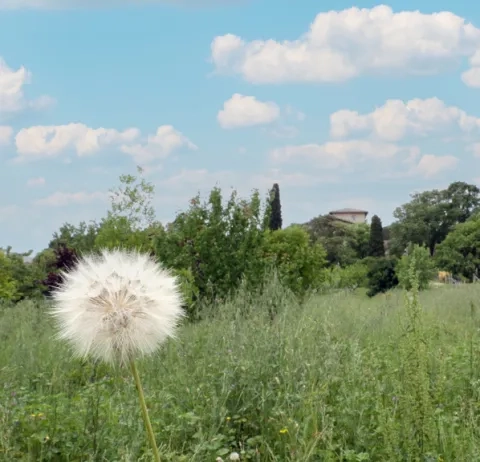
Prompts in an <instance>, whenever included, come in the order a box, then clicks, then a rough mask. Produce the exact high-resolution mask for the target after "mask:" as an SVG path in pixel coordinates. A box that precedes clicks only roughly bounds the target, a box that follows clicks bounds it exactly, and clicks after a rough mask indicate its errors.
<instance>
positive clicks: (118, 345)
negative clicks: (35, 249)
mask: <svg viewBox="0 0 480 462" xmlns="http://www.w3.org/2000/svg"><path fill="white" fill-rule="evenodd" d="M63 276H64V277H63V282H62V284H61V285H60V286H59V287H58V288H57V289H56V290H55V291H54V293H53V301H54V304H53V308H52V315H53V316H54V318H55V319H56V320H57V322H58V325H59V337H60V338H62V339H65V340H68V341H69V342H70V343H71V344H72V346H73V347H74V350H75V352H76V353H77V354H78V355H79V356H83V357H85V356H87V355H92V356H93V357H95V358H97V359H101V360H104V361H107V362H110V363H117V362H120V363H122V364H123V363H125V362H127V361H129V360H131V359H134V357H137V356H143V355H147V354H151V353H153V352H154V351H155V350H156V349H157V348H158V347H159V346H160V344H161V343H163V342H164V341H165V340H166V339H167V338H169V337H174V336H175V329H176V327H177V325H178V322H179V321H180V319H181V318H182V317H183V316H184V312H183V309H182V307H181V304H182V297H181V295H180V290H179V287H178V282H177V279H176V278H175V277H173V276H172V275H171V274H170V272H169V271H167V270H166V269H164V268H162V267H161V266H160V265H159V264H158V263H157V262H156V261H155V260H154V259H153V258H151V257H149V256H148V255H145V254H141V253H138V252H127V251H121V250H103V251H102V252H101V253H100V254H99V255H88V256H85V257H83V258H81V259H79V261H78V263H77V264H76V265H75V267H74V268H72V269H70V270H69V271H67V272H65V273H63Z"/></svg>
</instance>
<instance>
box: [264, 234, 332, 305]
mask: <svg viewBox="0 0 480 462" xmlns="http://www.w3.org/2000/svg"><path fill="white" fill-rule="evenodd" d="M263 258H264V259H265V261H266V264H267V265H268V266H270V267H273V268H275V269H276V270H277V271H278V274H279V277H280V281H281V282H282V283H283V284H285V286H286V287H288V288H289V289H290V290H291V291H292V292H293V293H295V294H297V295H300V296H303V295H305V294H306V293H307V291H308V290H309V289H311V288H312V289H314V288H318V287H320V285H321V284H322V282H323V276H324V272H323V269H324V268H325V266H326V264H327V261H326V253H325V249H324V248H323V247H322V246H321V245H320V244H312V245H311V244H310V242H309V236H308V233H307V232H306V231H305V230H304V229H303V228H302V227H300V226H290V227H288V228H286V229H283V230H278V231H275V232H271V231H270V232H267V233H266V236H265V243H264V247H263Z"/></svg>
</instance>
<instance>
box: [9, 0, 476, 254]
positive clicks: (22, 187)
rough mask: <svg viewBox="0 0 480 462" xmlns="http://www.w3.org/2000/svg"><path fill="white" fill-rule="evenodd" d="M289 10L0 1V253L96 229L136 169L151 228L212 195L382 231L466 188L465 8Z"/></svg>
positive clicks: (471, 137) (471, 178) (472, 120)
mask: <svg viewBox="0 0 480 462" xmlns="http://www.w3.org/2000/svg"><path fill="white" fill-rule="evenodd" d="M79 4H80V5H82V6H81V7H78V5H79ZM92 4H93V5H97V6H96V7H92V6H91V5H92ZM194 4H195V7H193V6H192V5H194ZM292 4H293V3H292V2H290V1H286V0H276V1H275V2H273V1H271V0H261V1H255V0H251V1H245V2H244V1H241V0H238V1H232V0H223V1H222V0H216V1H212V2H210V4H207V3H204V4H203V3H202V1H201V0H200V1H198V0H197V1H195V2H193V1H189V0H185V2H184V3H183V4H182V5H179V4H177V2H173V1H172V2H165V1H163V2H162V1H160V0H158V1H156V0H148V1H147V0H145V1H141V0H140V1H139V0H136V1H135V2H134V1H133V0H132V1H131V2H129V1H128V0H123V1H113V0H97V1H95V2H93V1H92V2H89V1H82V2H79V1H78V2H75V1H71V0H61V1H60V0H0V162H1V167H0V224H1V226H0V246H3V247H5V246H7V245H12V246H13V248H14V249H15V250H18V251H23V250H28V249H34V250H35V251H38V250H41V249H42V248H44V247H45V246H46V245H47V244H48V241H49V240H50V238H51V235H52V233H53V232H54V231H56V230H57V229H58V228H59V227H60V225H61V224H62V223H64V222H71V223H78V222H79V221H81V220H90V219H99V218H101V217H102V216H103V215H104V214H105V212H106V210H107V208H108V206H109V202H108V195H107V192H108V190H109V189H110V188H112V187H114V186H115V185H116V184H117V183H118V176H119V175H120V174H122V173H134V172H135V166H136V165H137V164H138V165H142V166H143V167H144V168H145V169H146V172H147V178H148V180H149V181H151V182H153V183H154V184H155V186H156V197H155V207H156V210H157V218H158V219H160V220H161V221H164V222H165V221H169V220H171V219H172V218H173V217H174V216H175V212H176V211H177V210H181V209H184V208H186V207H187V205H188V199H189V198H190V197H192V196H193V195H195V194H196V192H197V191H201V192H202V193H203V194H206V193H207V192H208V191H209V190H210V189H211V188H212V187H213V186H215V185H216V184H218V185H220V186H221V187H222V188H224V189H225V191H226V192H228V190H229V188H230V187H234V188H236V189H237V190H238V191H239V192H240V194H241V195H243V196H246V195H249V192H250V191H251V189H252V188H258V189H260V191H261V192H262V194H263V193H266V191H267V189H268V188H270V187H271V185H272V184H273V182H278V183H279V184H280V190H281V198H282V207H283V215H284V222H285V223H286V224H288V223H291V222H303V221H307V220H308V219H310V218H312V217H314V216H317V215H319V214H323V213H327V212H328V211H330V210H332V209H336V208H342V207H355V208H362V209H366V210H368V211H369V215H370V216H371V215H373V214H378V215H379V216H380V217H381V218H382V220H383V221H384V223H385V224H388V223H390V222H391V221H392V212H393V210H394V208H395V207H396V206H398V205H400V204H402V203H404V202H406V201H408V199H409V194H410V193H411V192H413V191H416V190H425V189H431V188H437V187H440V188H441V187H445V186H447V185H448V184H449V183H450V182H452V181H457V180H461V181H467V182H471V183H479V182H480V170H479V167H480V139H479V135H480V106H479V104H478V101H479V96H480V7H479V6H474V4H473V2H466V1H457V2H455V5H454V8H452V6H451V5H452V4H451V2H448V4H447V2H446V1H440V2H435V3H433V2H427V1H423V2H418V1H417V2H415V3H414V2H412V1H404V2H402V3H400V2H391V3H389V4H383V5H382V4H377V3H372V2H362V3H355V4H353V3H347V2H344V1H340V2H338V1H337V2H329V1H326V2H321V4H322V7H321V8H320V7H319V6H318V5H319V4H320V2H317V1H313V0H312V1H298V2H295V8H293V7H292ZM98 5H100V6H98ZM439 12H442V13H441V14H438V13H439Z"/></svg>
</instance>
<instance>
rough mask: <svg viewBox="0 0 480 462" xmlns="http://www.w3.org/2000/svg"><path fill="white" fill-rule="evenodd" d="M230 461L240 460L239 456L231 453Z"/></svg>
mask: <svg viewBox="0 0 480 462" xmlns="http://www.w3.org/2000/svg"><path fill="white" fill-rule="evenodd" d="M229 459H230V460H240V454H239V453H238V452H232V453H231V454H230V457H229Z"/></svg>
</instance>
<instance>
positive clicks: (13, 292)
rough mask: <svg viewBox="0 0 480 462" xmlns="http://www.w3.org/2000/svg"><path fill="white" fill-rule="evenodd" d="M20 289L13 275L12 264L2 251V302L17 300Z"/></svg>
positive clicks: (0, 292)
mask: <svg viewBox="0 0 480 462" xmlns="http://www.w3.org/2000/svg"><path fill="white" fill-rule="evenodd" d="M17 295H18V288H17V281H15V279H14V277H13V274H12V264H11V261H10V259H9V258H8V256H7V255H6V253H5V251H3V250H2V249H0V300H7V301H14V300H16V299H17Z"/></svg>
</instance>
